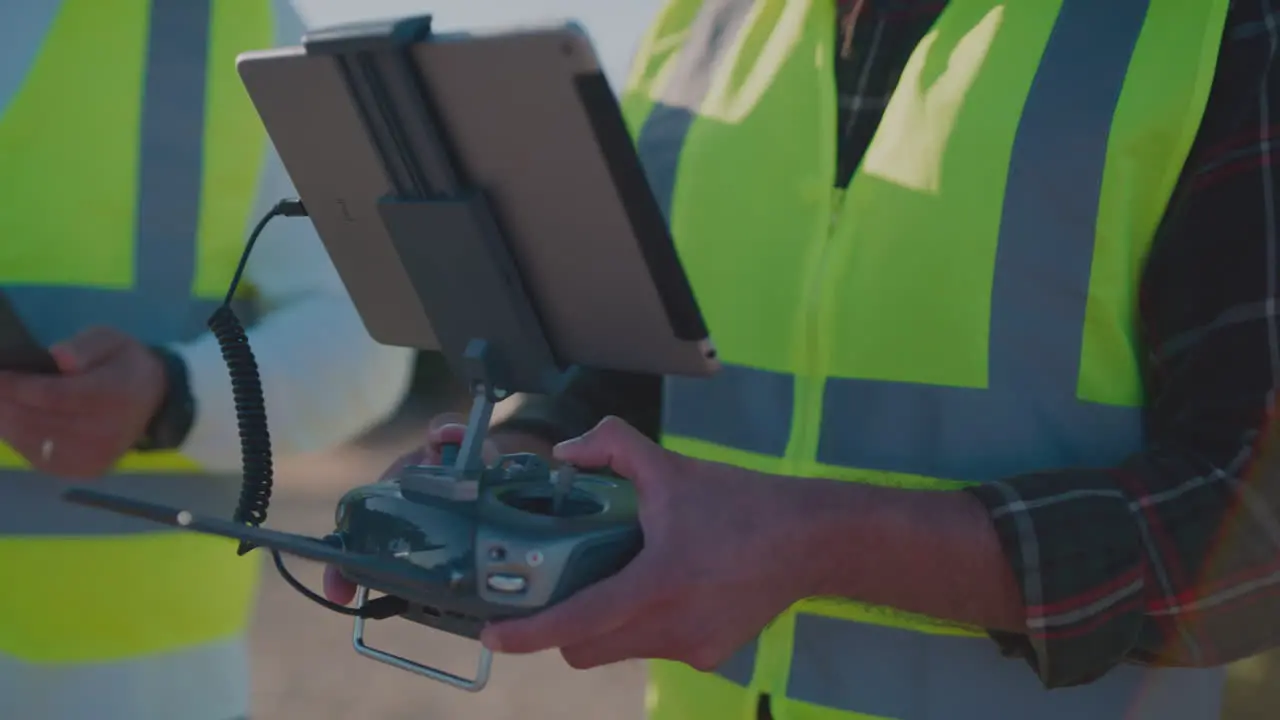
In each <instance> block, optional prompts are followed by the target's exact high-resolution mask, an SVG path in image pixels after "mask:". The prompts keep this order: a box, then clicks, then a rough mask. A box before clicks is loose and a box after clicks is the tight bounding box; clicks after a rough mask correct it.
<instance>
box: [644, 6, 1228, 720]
mask: <svg viewBox="0 0 1280 720" xmlns="http://www.w3.org/2000/svg"><path fill="white" fill-rule="evenodd" d="M1227 4H1228V0H1167V1H1161V2H1149V1H1148V0H1043V2H1022V3H1005V2H1000V1H998V0H997V1H993V0H950V2H949V3H948V6H947V9H946V10H945V11H944V12H943V14H942V15H941V17H940V18H939V19H938V21H937V22H936V24H935V25H934V27H933V28H932V30H931V31H930V32H929V33H928V34H927V35H926V36H925V38H924V39H923V40H922V41H921V42H920V44H919V45H918V46H917V47H916V49H915V51H914V53H913V55H912V57H911V60H910V62H909V63H908V64H907V66H906V68H905V70H904V72H903V74H902V77H901V80H900V81H899V83H898V86H897V88H896V90H895V92H894V93H893V95H892V98H891V100H890V101H889V104H888V106H887V108H886V111H885V113H884V119H883V121H882V123H881V125H880V128H879V130H878V132H877V133H876V136H875V138H874V140H873V142H872V143H871V145H870V147H869V149H868V151H867V153H866V155H865V157H864V159H863V161H862V163H861V167H860V168H859V170H858V172H857V173H856V175H855V177H854V178H853V180H852V182H851V183H850V185H849V187H848V189H847V190H846V191H844V192H843V193H841V192H836V191H834V190H833V185H834V182H835V175H836V138H837V131H838V128H837V127H836V122H835V121H836V94H835V79H834V75H833V62H834V55H835V51H834V47H833V44H834V42H835V39H836V30H835V11H836V8H835V1H834V0H755V1H754V2H752V1H751V0H705V1H700V0H671V2H669V3H668V4H667V5H666V7H665V8H664V9H663V10H662V11H661V13H660V14H659V16H658V19H657V21H656V23H655V25H654V26H653V28H652V29H651V30H650V32H649V34H648V35H647V37H646V39H645V40H644V42H643V44H642V46H641V48H640V52H639V54H638V57H637V58H636V60H635V63H634V66H633V69H632V73H631V78H630V80H629V81H628V85H627V88H626V91H625V93H624V98H623V105H624V110H625V112H626V114H627V117H628V123H629V125H630V127H631V131H632V133H633V136H634V138H635V140H636V143H637V147H638V149H639V151H640V153H641V156H642V159H643V161H644V165H645V169H646V172H647V173H648V176H649V180H650V182H651V184H652V185H653V187H654V190H655V194H656V195H657V196H658V198H659V202H660V203H661V204H662V205H663V207H664V209H665V211H666V213H667V217H668V221H669V222H670V224H671V227H672V231H673V234H674V236H675V239H676V243H677V245H678V246H679V251H680V256H681V259H682V261H683V262H684V263H685V265H686V267H687V270H688V273H689V276H690V279H691V282H692V284H693V287H694V290H695V292H696V294H697V297H698V301H699V303H700V304H701V306H702V309H703V311H704V313H705V315H706V318H707V321H708V325H709V327H710V328H711V333H712V337H713V339H714V340H715V342H716V344H717V347H718V349H719V351H720V357H721V358H722V360H724V361H725V363H726V367H725V369H724V371H723V372H722V373H720V374H719V375H718V376H717V377H715V378H713V379H710V380H702V381H698V380H690V379H677V378H670V379H668V380H667V383H666V389H665V397H664V421H663V422H664V444H665V445H666V446H667V447H669V448H672V449H674V450H676V451H678V452H682V453H685V454H688V455H692V456H695V457H700V458H708V459H713V460H717V461H722V462H729V463H733V464H736V465H740V466H744V467H748V468H753V469H758V470H762V471H766V472H773V473H780V474H785V475H794V476H821V477H828V478H833V479H839V480H846V481H855V482H870V483H883V484H888V485H896V486H902V487H911V488H927V489H935V490H939V491H946V490H952V489H955V488H957V487H960V486H961V485H962V484H963V483H974V482H984V481H989V480H993V479H997V478H1003V477H1008V476H1011V475H1015V474H1017V473H1022V472H1029V471H1036V470H1042V469H1047V468H1062V467H1071V466H1082V465H1107V464H1111V463H1115V462H1117V461H1120V460H1122V459H1123V458H1125V457H1126V455H1128V454H1129V453H1132V452H1134V451H1136V450H1138V449H1139V448H1140V444H1141V440H1142V422H1141V411H1140V407H1141V405H1142V402H1143V393H1142V382H1141V376H1140V373H1139V354H1140V353H1141V352H1142V350H1141V348H1140V347H1139V338H1138V337H1137V332H1136V328H1135V315H1136V312H1135V309H1136V300H1137V292H1138V285H1139V279H1140V276H1141V272H1142V268H1143V265H1144V260H1145V257H1146V254H1147V250H1148V247H1149V245H1150V242H1151V240H1152V237H1153V234H1154V231H1155V229H1156V227H1157V225H1158V223H1159V222H1160V220H1161V217H1162V216H1163V214H1164V211H1165V207H1166V205H1167V203H1168V200H1169V197H1170V195H1171V192H1172V190H1173V188H1174V186H1175V184H1176V181H1177V178H1178V176H1179V173H1180V170H1181V168H1182V166H1183V164H1184V162H1185V160H1186V158H1187V153H1188V151H1189V148H1190V146H1191V144H1192V141H1193V139H1194V137H1195V134H1196V132H1197V129H1198V127H1199V124H1200V120H1201V115H1202V111H1203V108H1204V105H1205V102H1206V99H1207V96H1208V92H1209V88H1210V85H1211V81H1212V78H1213V75H1214V70H1215V63H1216V57H1217V52H1218V46H1219V43H1220V39H1221V33H1222V28H1223V25H1224V21H1225V16H1226V11H1227ZM1084 531H1086V530H1084V529H1083V528H1082V532H1084ZM827 551H828V552H833V553H850V554H852V553H860V552H874V549H873V548H857V547H848V548H828V549H827ZM1028 551H1029V552H1034V548H1032V549H1029V550H1028ZM1029 601H1030V602H1035V598H1034V597H1032V598H1029ZM651 683H652V684H651V688H650V696H649V703H650V709H651V715H652V716H653V717H655V718H660V719H661V720H668V719H674V718H689V719H691V720H692V719H694V718H697V719H699V720H721V719H722V718H737V719H742V720H746V719H747V718H755V717H756V712H757V704H758V701H759V696H760V694H768V695H770V696H771V700H772V702H771V705H772V713H773V716H774V717H775V718H777V719H778V720H818V719H821V720H847V719H849V718H897V719H899V720H997V719H1000V720H1003V719H1005V718H1012V719H1017V720H1024V719H1025V720H1121V719H1122V718H1123V719H1124V720H1138V719H1144V720H1145V719H1147V718H1162V719H1168V718H1178V719H1181V718H1187V719H1188V720H1191V719H1194V720H1202V719H1207V718H1214V717H1217V716H1218V706H1219V697H1220V688H1221V683H1222V673H1221V672H1219V671H1196V670H1146V669H1142V668H1137V667H1131V666H1126V667H1122V668H1119V669H1117V670H1115V671H1113V672H1111V673H1109V674H1108V675H1107V676H1106V677H1104V678H1103V679H1101V680H1100V681H1098V682H1096V683H1093V684H1091V685H1087V686H1083V687H1078V688H1072V689H1064V690H1054V691H1045V690H1043V689H1042V687H1041V685H1040V683H1039V681H1038V680H1037V679H1036V677H1035V676H1034V674H1033V673H1032V671H1031V670H1029V669H1028V668H1027V667H1026V666H1025V665H1024V664H1023V663H1022V661H1020V660H1009V659H1005V658H1003V657H1001V656H1000V655H999V653H998V651H997V649H996V647H995V645H994V644H993V643H992V642H991V641H990V640H989V639H988V638H986V637H985V636H983V635H982V634H981V633H979V632H978V631H977V630H976V629H974V628H966V627H958V626H954V625H949V624H947V623H944V622H941V621H937V620H933V619H929V618H923V617H919V616H910V615H906V614H904V613H900V612H896V611H892V610H889V609H885V608H877V607H868V606H866V605H861V604H856V603H853V602H845V601H839V600H829V599H821V600H819V599H811V600H807V601H804V602H801V603H799V604H797V605H796V606H794V607H792V608H791V609H790V610H788V611H787V612H785V613H784V614H783V615H781V616H780V617H779V618H777V620H776V621H775V622H774V623H773V624H772V625H770V626H769V627H768V628H767V629H766V630H765V631H764V632H763V633H762V634H761V636H760V637H759V638H758V639H757V640H756V641H753V642H752V643H750V644H749V645H748V646H746V647H744V648H743V649H742V650H741V651H740V652H739V653H738V654H737V655H736V656H735V657H733V658H732V659H731V660H730V661H729V662H727V663H726V664H724V665H723V666H722V667H721V668H720V669H719V670H718V671H717V672H716V673H714V674H711V673H709V674H701V673H697V672H694V671H693V670H691V669H689V668H688V667H687V666H684V665H678V664H672V663H662V662H658V663H653V664H652V665H651Z"/></svg>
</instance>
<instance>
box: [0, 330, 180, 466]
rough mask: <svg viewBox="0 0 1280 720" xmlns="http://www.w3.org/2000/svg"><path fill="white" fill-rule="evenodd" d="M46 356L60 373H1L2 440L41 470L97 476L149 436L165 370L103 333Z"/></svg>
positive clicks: (134, 346) (86, 334) (138, 348)
mask: <svg viewBox="0 0 1280 720" xmlns="http://www.w3.org/2000/svg"><path fill="white" fill-rule="evenodd" d="M49 352H50V354H51V355H53V358H54V361H55V362H57V364H58V369H59V371H60V374H59V375H33V374H23V373H8V372H0V439H2V440H4V441H5V442H6V443H8V444H9V445H11V446H12V447H13V448H14V449H15V450H17V452H18V453H19V454H21V455H22V457H23V458H25V459H26V460H27V461H28V462H30V463H31V464H32V465H33V466H35V467H36V468H37V469H38V470H40V471H42V472H46V473H49V474H51V475H57V476H61V477H68V478H95V477H99V476H101V475H103V474H104V473H106V472H107V471H109V470H110V469H111V468H112V467H113V466H114V465H115V463H116V461H118V460H119V459H120V457H121V456H122V455H124V454H125V452H127V451H128V450H129V449H130V448H131V447H133V445H134V443H136V442H137V441H138V439H139V438H141V437H142V435H143V433H144V432H145V431H146V428H147V424H148V423H149V422H150V421H151V417H152V416H153V415H154V414H155V412H156V409H157V407H159V405H160V402H161V401H162V400H163V398H164V392H165V387H166V382H167V380H166V378H165V370H164V364H163V363H162V362H161V361H160V359H159V358H158V357H156V355H155V353H153V352H152V351H151V350H150V349H149V348H147V347H146V346H145V345H143V344H142V343H140V342H138V341H137V340H135V339H134V338H132V337H130V336H128V335H125V334H124V333H121V332H119V331H118V330H114V329H112V328H105V327H93V328H89V329H87V330H84V331H82V332H80V333H78V334H76V335H75V336H74V337H71V338H70V339H68V340H65V341H63V342H61V343H59V344H57V345H55V346H54V347H52V348H50V351H49ZM46 449H47V450H48V451H49V452H48V454H47V457H46V453H45V450H46Z"/></svg>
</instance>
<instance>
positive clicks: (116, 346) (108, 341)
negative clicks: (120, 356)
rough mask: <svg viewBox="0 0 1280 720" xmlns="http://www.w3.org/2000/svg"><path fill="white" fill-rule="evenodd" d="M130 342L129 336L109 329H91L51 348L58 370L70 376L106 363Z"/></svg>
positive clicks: (50, 352)
mask: <svg viewBox="0 0 1280 720" xmlns="http://www.w3.org/2000/svg"><path fill="white" fill-rule="evenodd" d="M127 342H129V338H128V336H126V335H124V334H122V333H120V332H119V331H116V330H113V329H111V328H107V327H91V328H87V329H85V330H82V331H80V332H78V333H76V334H75V335H73V336H71V337H70V338H67V339H66V340H63V341H62V342H60V343H58V344H56V345H54V346H53V347H51V348H49V354H50V355H52V356H53V359H54V361H55V362H57V363H58V369H59V370H61V371H62V372H64V373H66V374H68V375H74V374H77V373H82V372H85V371H86V370H90V369H92V368H94V367H97V366H98V365H100V364H102V363H103V362H106V361H107V360H108V359H109V358H111V357H113V356H114V355H115V354H116V353H118V352H120V350H121V349H122V348H123V347H124V345H125V344H126V343H127Z"/></svg>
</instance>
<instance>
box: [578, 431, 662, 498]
mask: <svg viewBox="0 0 1280 720" xmlns="http://www.w3.org/2000/svg"><path fill="white" fill-rule="evenodd" d="M655 452H657V453H660V452H662V450H661V448H659V447H658V446H657V445H654V444H653V442H652V441H650V440H649V439H648V438H647V437H645V436H644V435H643V434H641V432H640V431H639V430H636V429H635V428H634V427H632V426H631V425H629V424H627V423H626V422H624V421H622V420H619V419H618V418H616V417H607V418H605V419H604V420H601V421H600V423H599V424H597V425H596V426H595V427H594V428H592V429H590V430H588V431H587V432H586V434H584V435H582V436H580V437H576V438H574V439H572V440H566V441H564V442H562V443H560V444H559V445H556V446H555V449H554V450H553V454H554V456H555V459H556V460H559V461H561V462H566V463H570V464H572V465H575V466H577V467H580V468H609V469H611V470H613V471H614V472H616V473H618V474H619V475H621V476H622V477H624V478H626V479H628V480H631V481H632V482H635V483H642V482H644V480H645V479H646V478H647V477H648V473H646V472H645V470H646V469H647V468H648V466H649V465H650V464H651V463H652V461H653V454H654V453H655Z"/></svg>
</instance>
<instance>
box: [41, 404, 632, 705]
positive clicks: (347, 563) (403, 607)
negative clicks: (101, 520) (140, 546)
mask: <svg viewBox="0 0 1280 720" xmlns="http://www.w3.org/2000/svg"><path fill="white" fill-rule="evenodd" d="M476 405H477V408H476V409H477V410H479V411H480V412H479V413H478V415H477V413H475V412H473V414H472V419H471V427H470V428H469V429H468V437H467V439H466V441H464V443H463V446H462V447H467V448H469V449H471V448H474V451H472V452H467V453H464V452H461V447H460V446H457V445H446V446H444V447H443V448H442V458H441V464H440V465H433V466H429V465H411V466H407V467H405V468H402V469H401V470H400V471H399V472H398V473H396V474H393V475H391V476H390V477H387V478H385V479H383V480H380V481H378V482H375V483H372V484H369V485H364V486H361V487H357V488H355V489H353V490H351V491H349V492H347V493H346V495H344V496H343V497H342V499H341V500H340V501H339V502H338V506H337V510H336V513H335V525H336V527H335V531H334V532H333V533H330V534H329V535H327V536H325V537H323V538H312V537H306V536H303V535H295V534H291V533H284V532H279V531H275V530H268V529H265V528H260V527H252V526H249V525H244V524H241V523H236V522H233V521H230V520H223V519H218V518H210V517H202V516H197V515H193V514H192V513H190V512H188V511H186V510H181V509H178V508H170V507H165V506H161V505H156V504H153V503H148V502H143V501H138V500H134V499H130V498H124V497H120V496H116V495H111V494H108V493H103V492H100V491H96V490H92V489H89V488H75V489H71V490H68V491H67V492H66V493H65V494H64V498H65V499H66V500H68V501H70V502H74V503H78V504H82V505H90V506H94V507H98V508H102V509H106V510H110V511H113V512H118V513H123V514H128V515H132V516H135V517H141V518H145V519H148V520H152V521H156V522H160V523H164V524H167V525H171V526H175V527H181V528H185V529H188V530H192V531H196V532H202V533H207V534H212V535H221V536H224V537H229V538H235V539H238V540H240V541H242V542H243V543H248V544H250V545H251V546H261V547H265V548H269V549H271V550H275V551H278V552H281V553H285V554H287V555H293V556H297V557H302V558H306V559H309V560H313V561H317V562H323V563H326V564H329V565H332V566H335V567H336V568H338V570H339V571H340V572H341V574H342V575H343V576H344V577H345V578H347V579H348V580H350V581H351V582H353V583H355V584H356V585H357V586H358V588H359V591H358V594H357V606H358V607H359V608H368V607H372V606H373V605H376V604H378V603H382V608H381V609H382V610H383V611H384V613H383V614H358V615H357V616H356V620H355V629H354V632H353V644H354V645H355V648H356V650H357V652H359V653H360V654H362V655H365V656H367V657H371V658H373V659H376V660H379V661H381V662H384V663H387V664H389V665H392V666H395V667H399V668H401V669H404V670H408V671H410V672H415V673H418V674H420V675H424V676H426V677H430V678H432V679H435V680H439V681H442V682H445V683H448V684H450V685H453V686H455V687H458V688H462V689H464V690H471V691H478V690H480V689H482V688H483V687H484V686H485V684H486V683H487V682H488V676H489V667H490V664H491V662H492V656H491V655H490V653H489V652H488V650H486V649H483V648H482V649H481V656H480V662H479V666H478V668H477V672H476V674H475V676H474V677H471V678H466V677H461V676H458V675H454V674H452V673H449V672H446V671H443V670H440V669H437V668H433V667H429V666H426V665H422V664H420V663H417V662H415V661H412V660H408V659H406V658H403V657H400V656H398V655H393V654H391V653H387V652H384V651H382V650H378V649H376V648H373V647H371V646H369V645H367V644H366V643H365V642H364V624H365V622H366V619H369V618H380V617H384V616H388V615H395V616H399V617H403V618H405V619H407V620H411V621H413V622H416V623H420V624H422V625H426V626H428V627H431V628H434V629H437V630H442V631H444V632H447V633H451V634H454V635H460V636H463V637H467V638H471V639H478V638H479V635H480V631H481V630H482V629H483V628H484V626H485V624H486V623H488V622H491V621H497V620H503V619H509V618H517V617H522V616H527V615H531V614H533V613H536V612H538V611H539V610H542V609H543V608H546V607H549V606H551V605H554V604H556V603H558V602H560V601H561V600H563V599H565V598H567V597H569V596H570V595H572V594H573V593H575V592H577V591H578V590H581V589H582V588H584V587H587V586H588V585H591V584H593V583H596V582H598V581H600V580H602V579H604V578H606V577H608V576H610V575H613V574H614V573H616V572H617V571H618V570H620V569H621V568H622V567H623V566H625V565H626V564H627V563H628V562H629V561H630V560H631V559H632V558H633V557H634V556H635V555H636V553H638V552H639V551H640V549H641V547H642V544H643V538H642V534H641V530H640V525H639V521H638V518H637V506H636V494H635V490H634V488H633V486H632V485H631V483H629V482H627V481H626V480H623V479H620V478H617V477H613V476H610V475H607V474H587V473H583V472H579V471H578V470H576V469H575V468H573V467H570V466H564V467H560V468H558V469H551V468H550V467H549V466H548V465H547V464H546V463H545V462H544V461H543V460H542V459H541V458H539V457H538V456H536V455H532V454H516V455H506V456H503V457H501V458H499V460H498V461H497V462H496V463H494V464H493V465H489V466H486V465H484V464H483V463H482V462H481V461H480V460H479V457H478V455H479V452H478V449H479V448H480V446H481V438H480V435H482V434H483V428H485V427H487V425H488V418H489V415H490V411H491V409H492V403H491V402H489V401H487V400H486V399H485V398H477V403H476ZM371 590H372V591H378V592H380V593H383V594H384V595H385V597H381V598H378V599H377V600H374V601H372V602H370V600H369V593H370V591H371ZM388 601H390V603H388ZM387 608H390V609H391V612H390V613H386V612H385V611H386V609H387Z"/></svg>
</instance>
